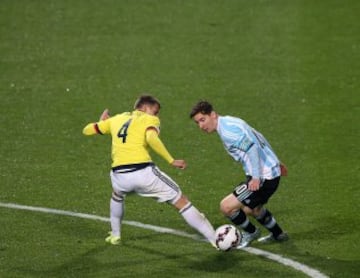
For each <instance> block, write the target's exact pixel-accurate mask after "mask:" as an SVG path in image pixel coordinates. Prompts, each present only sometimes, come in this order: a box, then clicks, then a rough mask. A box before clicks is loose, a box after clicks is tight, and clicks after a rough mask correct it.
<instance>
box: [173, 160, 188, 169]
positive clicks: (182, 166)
mask: <svg viewBox="0 0 360 278" xmlns="http://www.w3.org/2000/svg"><path fill="white" fill-rule="evenodd" d="M171 165H172V166H174V167H176V168H179V169H185V168H186V162H185V160H182V159H175V160H174V161H173V162H172V163H171Z"/></svg>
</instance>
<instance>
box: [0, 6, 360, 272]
mask: <svg viewBox="0 0 360 278" xmlns="http://www.w3.org/2000/svg"><path fill="white" fill-rule="evenodd" d="M359 8H360V6H359V3H358V2H357V1H351V0H346V1H341V3H340V2H339V1H335V0H330V1H316V2H314V1H306V0H294V1H281V0H275V1H260V0H257V1H251V2H249V1H230V0H229V1H205V0H195V1H186V2H185V1H111V0H106V1H101V3H99V2H98V1H81V0H79V1H45V2H44V1H26V2H25V1H17V0H15V1H2V3H1V5H0V15H1V16H0V35H1V41H0V72H1V76H0V97H1V102H0V109H1V111H2V112H3V115H2V117H1V127H2V130H3V139H2V140H1V144H0V153H1V158H2V161H1V163H0V173H1V180H0V192H1V195H0V196H1V197H0V201H2V202H13V203H20V204H26V205H34V206H42V207H51V208H59V209H65V210H71V211H80V212H87V213H93V214H97V215H102V216H106V215H107V214H108V199H109V196H110V191H111V189H110V185H109V178H108V170H109V164H110V155H109V144H110V141H109V138H105V137H99V138H86V137H83V136H82V134H81V129H82V127H83V126H84V125H85V124H86V123H87V122H89V121H95V120H96V119H97V117H98V115H99V114H100V113H101V111H102V110H103V109H104V108H105V107H108V108H109V109H110V110H111V111H114V112H119V111H124V110H129V109H130V108H131V107H132V104H133V102H134V100H135V98H136V97H137V96H138V95H139V93H141V92H144V91H146V92H151V93H153V94H154V95H156V96H157V97H158V98H159V99H160V100H161V102H162V104H163V109H162V111H161V115H160V116H161V119H162V135H161V136H162V138H163V141H164V142H165V144H166V145H167V146H168V148H169V150H170V152H171V153H173V154H174V156H175V157H181V158H185V159H186V160H187V161H188V164H189V168H188V169H187V170H186V171H184V172H181V171H177V170H175V169H170V168H169V167H168V166H167V165H166V164H165V163H164V162H163V161H161V159H159V158H157V157H156V156H154V160H155V161H156V162H157V163H158V165H159V166H160V167H161V168H162V169H163V170H164V171H166V172H167V173H169V174H170V175H171V176H172V177H173V178H174V179H175V180H176V181H177V182H178V183H179V184H180V185H181V187H182V189H183V191H184V192H185V194H187V195H188V196H189V197H190V199H191V200H192V201H193V203H194V204H195V205H196V206H197V207H198V208H199V209H200V210H202V211H204V212H205V213H206V214H207V215H208V217H209V219H210V220H211V221H212V222H213V223H214V225H215V226H216V225H220V224H223V223H224V222H226V220H225V219H224V218H223V217H222V216H221V215H220V213H219V211H218V203H219V201H220V200H221V198H222V196H224V195H225V194H227V193H229V192H230V191H231V190H232V188H233V186H234V185H235V184H236V183H238V182H239V181H241V180H242V179H243V173H242V171H241V168H240V167H239V166H238V165H236V164H235V163H234V162H233V161H232V160H231V159H230V158H229V157H228V156H227V155H226V154H225V151H224V150H223V147H222V146H221V143H220V142H219V139H218V138H217V137H216V135H214V136H207V135H205V134H201V133H200V131H199V130H198V129H197V127H196V126H195V125H194V124H193V123H192V122H191V121H190V120H189V118H188V113H189V110H190V108H191V106H192V105H193V104H194V102H196V101H197V100H199V99H203V98H206V99H209V100H210V101H212V102H213V103H214V105H215V108H216V109H217V110H218V112H219V113H220V114H230V115H235V116H239V117H242V118H244V119H245V120H247V121H248V122H249V123H250V124H252V125H253V126H254V127H256V128H257V129H259V130H260V131H262V132H263V134H264V135H265V136H266V137H267V138H268V139H269V141H270V142H271V143H272V145H273V147H274V148H275V150H276V151H277V153H278V155H279V156H280V158H281V159H282V160H283V161H284V162H285V163H286V164H287V165H288V166H289V170H290V175H289V177H287V178H286V179H283V180H282V186H281V187H280V189H279V191H278V193H277V194H276V195H275V196H274V198H273V199H272V200H271V202H270V203H269V208H270V209H271V210H272V211H273V213H274V214H275V216H276V217H277V219H278V221H279V222H280V223H281V224H282V225H283V226H284V228H285V229H286V230H287V231H288V232H289V234H290V236H291V238H292V240H291V241H290V242H289V243H286V244H284V245H269V246H258V245H254V246H256V247H259V248H262V249H265V250H268V251H271V252H274V253H278V254H282V255H284V256H287V257H290V258H292V259H295V260H297V261H300V262H303V263H305V264H307V265H309V266H311V267H314V268H316V269H319V270H320V271H322V272H323V273H325V274H327V275H329V276H330V277H356V276H357V274H358V272H359V270H360V269H359V259H360V257H359V252H358V250H359V244H358V242H359V239H360V238H359V228H360V223H359V220H358V219H357V217H356V212H357V211H358V210H359V204H358V202H357V201H358V200H359V197H360V196H359V195H360V194H359V189H358V186H357V183H356V182H357V180H358V178H359V174H358V172H359V166H358V154H359V147H358V143H357V141H358V139H356V138H359V125H358V124H357V120H358V119H359V96H358V91H359V80H358V79H359V77H358V76H359V73H360V64H359V62H358V61H359V56H360V50H359V35H358V30H359V27H360V26H359V21H358V19H357V12H356V11H357V10H358V9H359ZM126 209H127V211H126V219H129V220H136V221H141V222H144V223H150V224H154V225H160V226H166V227H171V228H176V229H179V230H184V231H188V232H193V231H192V230H191V229H190V228H188V227H187V226H186V225H185V223H184V222H183V220H182V219H181V217H180V216H179V215H178V214H177V213H176V212H175V211H174V210H172V209H170V208H168V207H167V206H166V205H159V204H157V203H155V202H153V201H151V200H144V199H141V198H138V197H132V196H129V198H128V199H127V204H126ZM0 210H1V217H0V221H1V227H2V229H1V230H0V235H1V237H0V238H1V241H2V243H1V248H0V274H1V275H0V276H2V277H39V276H47V277H48V276H49V275H50V276H52V277H64V276H67V277H79V276H89V277H111V276H114V275H121V276H124V277H126V276H133V277H134V276H142V275H145V274H146V275H147V276H149V277H151V276H154V277H158V276H159V275H160V274H161V275H165V276H166V275H169V276H170V275H173V276H179V277H181V276H187V275H188V276H189V275H193V274H196V275H197V276H200V277H217V276H220V275H221V276H222V277H235V276H238V275H239V273H240V274H241V276H243V277H264V275H268V276H272V277H290V276H291V277H303V274H301V273H298V272H296V271H294V270H291V269H289V268H286V267H284V266H282V265H278V264H276V263H273V262H269V261H266V260H264V259H261V258H258V257H255V256H252V255H248V254H246V253H240V252H239V253H236V254H235V253H231V254H218V253H214V251H213V250H212V249H211V248H210V247H209V246H207V245H204V244H202V243H198V242H194V241H191V240H188V239H181V238H176V237H174V236H163V235H158V234H155V233H153V232H149V231H144V230H139V229H136V228H132V227H125V228H124V236H123V237H124V244H123V246H121V247H120V248H118V249H116V248H112V247H108V246H105V245H104V242H103V238H104V236H105V235H106V231H107V229H108V225H107V224H105V225H104V223H91V222H88V221H84V220H76V219H69V218H63V217H58V216H50V215H47V216H45V215H39V214H31V213H29V212H15V211H12V210H9V209H4V208H1V209H0ZM267 271H269V272H270V274H268V273H269V272H267Z"/></svg>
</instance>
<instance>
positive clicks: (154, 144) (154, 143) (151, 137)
mask: <svg viewBox="0 0 360 278" xmlns="http://www.w3.org/2000/svg"><path fill="white" fill-rule="evenodd" d="M146 142H147V143H148V144H149V146H150V147H151V148H152V149H153V150H154V151H155V152H156V153H157V154H158V155H160V156H161V157H162V158H164V159H165V160H166V161H167V162H168V163H172V162H173V161H174V158H173V157H172V156H171V155H170V153H169V152H168V150H167V149H166V147H165V146H164V144H163V142H162V141H161V140H160V138H159V135H158V133H157V132H156V131H155V130H154V129H152V128H151V129H148V130H147V131H146Z"/></svg>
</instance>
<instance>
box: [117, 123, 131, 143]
mask: <svg viewBox="0 0 360 278" xmlns="http://www.w3.org/2000/svg"><path fill="white" fill-rule="evenodd" d="M130 123H131V119H130V120H128V121H127V122H126V123H124V124H123V126H122V127H121V128H120V130H119V132H118V134H117V136H118V137H119V138H122V142H123V143H126V136H127V135H128V134H127V130H128V128H129V125H130Z"/></svg>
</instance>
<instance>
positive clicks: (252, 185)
mask: <svg viewBox="0 0 360 278" xmlns="http://www.w3.org/2000/svg"><path fill="white" fill-rule="evenodd" d="M259 188H260V179H251V180H250V181H249V183H248V189H249V190H250V191H257V190H259Z"/></svg>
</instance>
